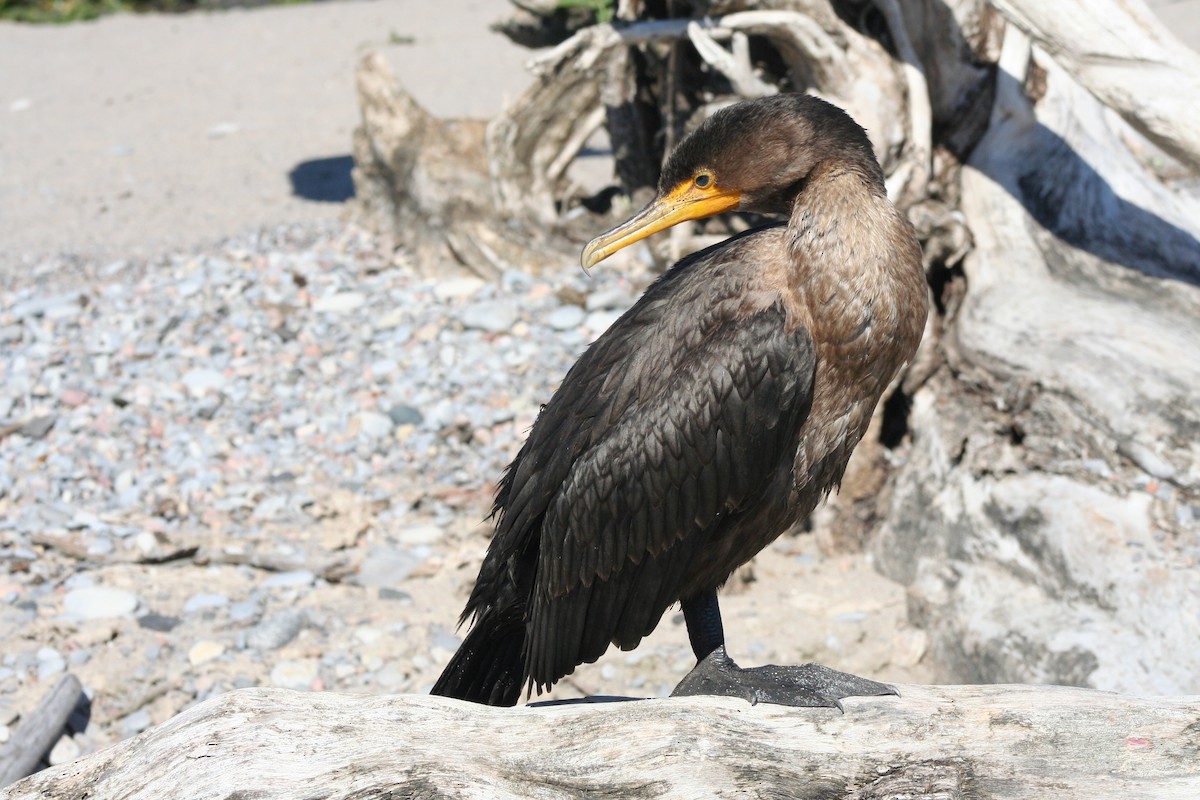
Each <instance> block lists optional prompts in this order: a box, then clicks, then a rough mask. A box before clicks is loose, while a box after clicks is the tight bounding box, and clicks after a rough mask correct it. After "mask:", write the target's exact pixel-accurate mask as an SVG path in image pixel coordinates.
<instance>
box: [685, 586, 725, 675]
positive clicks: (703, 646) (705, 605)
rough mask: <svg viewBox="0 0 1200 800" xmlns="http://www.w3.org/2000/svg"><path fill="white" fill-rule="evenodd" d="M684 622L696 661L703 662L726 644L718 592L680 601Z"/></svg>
mask: <svg viewBox="0 0 1200 800" xmlns="http://www.w3.org/2000/svg"><path fill="white" fill-rule="evenodd" d="M679 605H680V606H681V607H682V608H683V621H684V622H685V623H687V632H688V639H689V640H690V641H691V643H692V652H693V653H695V654H696V661H697V662H700V661H703V660H704V659H705V658H707V657H708V655H709V653H711V652H712V651H714V650H716V649H717V648H718V647H721V646H722V645H724V644H725V628H724V627H723V626H722V625H721V607H720V606H718V605H717V593H716V591H711V592H705V593H704V594H701V595H697V596H696V597H689V598H688V599H686V600H682V601H680V603H679Z"/></svg>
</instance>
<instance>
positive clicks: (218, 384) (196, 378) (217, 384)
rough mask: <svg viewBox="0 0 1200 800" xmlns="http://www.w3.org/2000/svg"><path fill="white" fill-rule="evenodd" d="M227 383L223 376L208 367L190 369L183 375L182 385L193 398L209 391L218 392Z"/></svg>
mask: <svg viewBox="0 0 1200 800" xmlns="http://www.w3.org/2000/svg"><path fill="white" fill-rule="evenodd" d="M227 382H228V381H226V379H225V376H224V375H222V374H221V373H220V372H218V371H217V370H215V369H209V368H208V367H197V368H196V369H190V370H188V371H187V372H185V373H184V375H183V385H184V386H186V387H187V390H188V391H189V392H191V393H192V395H194V396H195V397H202V396H203V395H204V394H205V393H207V392H209V391H214V392H219V391H221V390H222V389H224V388H225V384H226V383H227Z"/></svg>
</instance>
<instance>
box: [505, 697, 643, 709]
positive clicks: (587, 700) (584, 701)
mask: <svg viewBox="0 0 1200 800" xmlns="http://www.w3.org/2000/svg"><path fill="white" fill-rule="evenodd" d="M653 699H654V698H653V697H622V696H620V695H609V694H596V695H591V696H589V697H573V698H571V699H569V700H539V701H537V702H536V703H528V704H527V706H528V707H529V708H554V707H556V706H590V705H597V704H600V703H637V702H640V701H642V700H653Z"/></svg>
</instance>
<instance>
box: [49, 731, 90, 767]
mask: <svg viewBox="0 0 1200 800" xmlns="http://www.w3.org/2000/svg"><path fill="white" fill-rule="evenodd" d="M82 754H83V748H81V747H80V746H79V743H78V742H76V741H75V740H74V739H72V738H71V737H70V736H63V737H62V738H61V739H59V740H58V742H57V743H56V744H55V745H54V747H52V748H51V749H50V755H49V757H48V758H47V759H46V760H47V761H49V762H50V766H52V767H57V766H58V765H59V764H66V763H67V762H68V761H74V760H75V759H77V758H79V756H81V755H82Z"/></svg>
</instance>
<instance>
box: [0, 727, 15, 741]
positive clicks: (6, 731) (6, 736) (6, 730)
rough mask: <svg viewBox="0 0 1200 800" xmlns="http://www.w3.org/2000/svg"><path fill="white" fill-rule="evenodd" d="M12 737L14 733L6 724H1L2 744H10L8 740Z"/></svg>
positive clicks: (0, 737)
mask: <svg viewBox="0 0 1200 800" xmlns="http://www.w3.org/2000/svg"><path fill="white" fill-rule="evenodd" d="M10 738H12V733H11V731H10V729H9V727H8V725H6V724H0V744H8V740H9V739H10Z"/></svg>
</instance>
